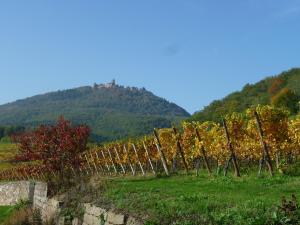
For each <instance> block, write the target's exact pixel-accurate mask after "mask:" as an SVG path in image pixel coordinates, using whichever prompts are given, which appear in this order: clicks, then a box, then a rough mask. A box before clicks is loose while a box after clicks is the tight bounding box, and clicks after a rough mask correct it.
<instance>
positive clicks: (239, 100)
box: [189, 68, 300, 121]
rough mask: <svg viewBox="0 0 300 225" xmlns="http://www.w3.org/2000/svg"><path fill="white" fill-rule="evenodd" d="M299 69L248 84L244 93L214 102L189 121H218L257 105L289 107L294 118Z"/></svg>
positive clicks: (299, 95)
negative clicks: (227, 115)
mask: <svg viewBox="0 0 300 225" xmlns="http://www.w3.org/2000/svg"><path fill="white" fill-rule="evenodd" d="M299 101H300V69H299V68H298V69H291V70H289V71H287V72H283V73H281V74H280V75H278V76H271V77H267V78H266V79H263V80H261V81H259V82H258V83H256V84H246V85H245V86H244V88H243V89H242V90H241V91H237V92H233V93H231V94H229V95H228V96H226V97H225V98H224V99H221V100H216V101H213V102H212V103H211V104H210V105H208V106H206V107H205V108H204V109H203V110H201V111H199V112H196V113H195V114H194V115H193V116H192V117H190V118H189V120H190V121H192V120H196V121H207V120H211V121H219V120H220V119H221V118H222V117H224V115H226V114H228V113H232V112H243V111H244V110H245V109H247V108H251V107H254V106H257V105H258V104H261V105H266V104H271V105H274V106H279V107H284V108H287V109H288V110H289V111H290V112H291V113H292V115H294V114H296V113H297V112H298V111H299Z"/></svg>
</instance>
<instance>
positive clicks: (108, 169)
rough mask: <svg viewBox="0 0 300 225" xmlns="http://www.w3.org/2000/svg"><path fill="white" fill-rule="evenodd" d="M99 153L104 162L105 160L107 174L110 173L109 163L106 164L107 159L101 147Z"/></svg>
mask: <svg viewBox="0 0 300 225" xmlns="http://www.w3.org/2000/svg"><path fill="white" fill-rule="evenodd" d="M101 154H102V157H103V159H104V162H105V166H106V168H107V171H108V173H109V174H111V173H110V167H109V165H108V163H107V161H106V157H105V155H104V152H103V150H102V149H101Z"/></svg>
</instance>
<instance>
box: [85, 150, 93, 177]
mask: <svg viewBox="0 0 300 225" xmlns="http://www.w3.org/2000/svg"><path fill="white" fill-rule="evenodd" d="M84 157H85V160H86V162H87V164H88V166H89V170H90V171H91V174H93V169H92V167H91V165H90V162H89V159H88V157H87V155H86V154H84Z"/></svg>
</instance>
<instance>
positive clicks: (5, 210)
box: [0, 206, 13, 224]
mask: <svg viewBox="0 0 300 225" xmlns="http://www.w3.org/2000/svg"><path fill="white" fill-rule="evenodd" d="M12 212H13V207H12V206H0V224H2V223H3V221H4V220H5V219H6V218H8V217H9V215H10V214H11V213H12Z"/></svg>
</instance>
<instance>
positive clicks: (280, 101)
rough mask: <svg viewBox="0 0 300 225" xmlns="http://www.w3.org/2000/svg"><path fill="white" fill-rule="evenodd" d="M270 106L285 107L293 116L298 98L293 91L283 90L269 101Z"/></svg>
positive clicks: (296, 108) (296, 109)
mask: <svg viewBox="0 0 300 225" xmlns="http://www.w3.org/2000/svg"><path fill="white" fill-rule="evenodd" d="M271 103H272V105H274V106H276V107H285V108H287V109H289V110H290V111H291V113H293V114H295V113H297V111H298V107H299V106H298V104H299V97H298V96H297V95H296V93H295V92H294V91H291V90H290V89H288V88H283V89H282V90H281V91H280V92H278V93H277V94H276V95H274V96H273V97H272V99H271Z"/></svg>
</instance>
